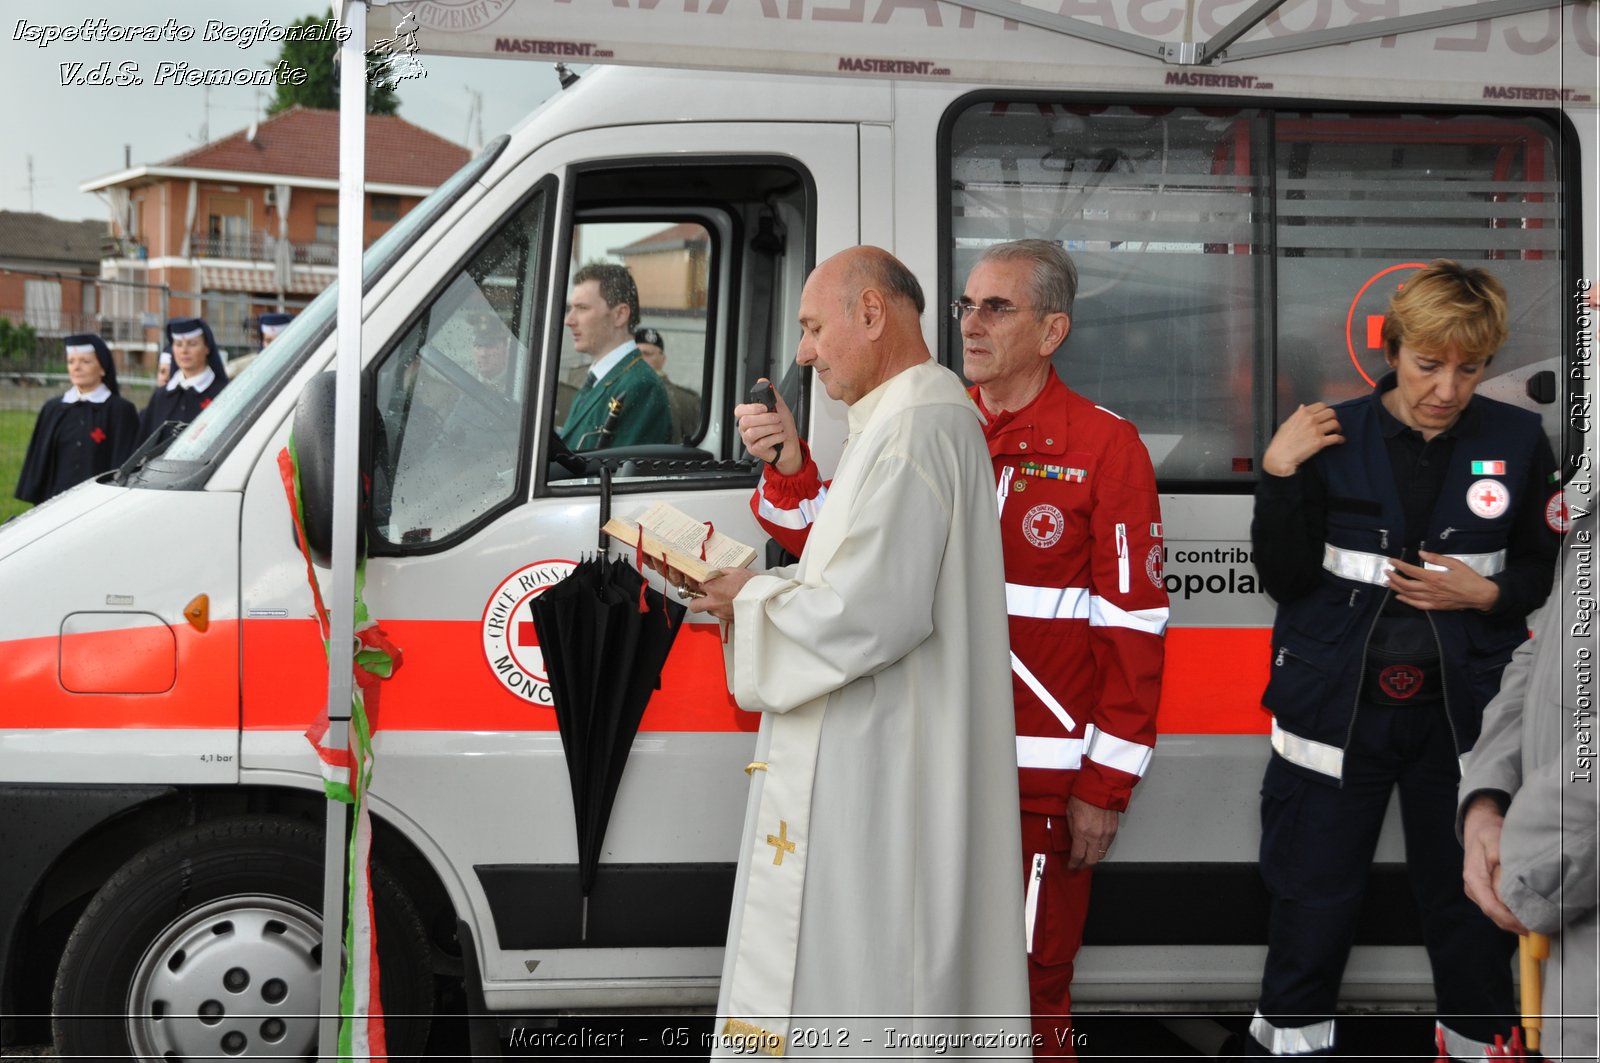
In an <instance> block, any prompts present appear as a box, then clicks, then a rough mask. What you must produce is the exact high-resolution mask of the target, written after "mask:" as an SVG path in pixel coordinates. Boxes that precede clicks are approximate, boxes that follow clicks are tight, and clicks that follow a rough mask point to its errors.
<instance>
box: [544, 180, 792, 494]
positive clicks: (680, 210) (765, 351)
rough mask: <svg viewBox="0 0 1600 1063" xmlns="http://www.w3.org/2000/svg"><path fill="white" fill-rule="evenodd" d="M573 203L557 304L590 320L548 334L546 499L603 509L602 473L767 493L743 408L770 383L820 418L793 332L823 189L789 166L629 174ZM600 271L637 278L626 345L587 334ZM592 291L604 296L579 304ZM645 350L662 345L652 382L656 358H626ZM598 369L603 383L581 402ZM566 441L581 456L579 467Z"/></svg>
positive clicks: (560, 259) (579, 190)
mask: <svg viewBox="0 0 1600 1063" xmlns="http://www.w3.org/2000/svg"><path fill="white" fill-rule="evenodd" d="M570 187H571V189H572V208H573V209H572V215H571V223H570V227H569V228H567V229H565V230H563V231H561V232H558V233H556V234H555V241H554V242H555V246H556V248H557V254H556V259H555V268H556V269H557V270H564V271H565V284H562V285H558V287H560V288H561V295H560V296H558V298H561V299H564V300H565V301H566V303H567V304H568V307H567V309H568V310H571V311H574V312H575V313H576V314H577V315H578V316H573V314H572V313H569V314H568V315H567V317H565V318H562V317H561V316H560V315H561V308H560V307H559V305H558V306H557V308H556V309H555V311H554V312H553V314H552V320H551V321H550V322H549V326H548V330H547V342H548V344H549V349H550V350H551V352H552V354H553V357H552V358H551V359H550V364H548V365H547V366H546V368H545V372H544V375H543V386H544V389H545V398H544V401H545V402H546V403H547V404H548V406H547V409H548V414H547V420H548V423H549V424H550V426H551V428H552V432H551V433H550V434H549V436H548V438H543V439H541V440H540V442H541V443H544V444H545V445H546V447H547V448H549V453H550V454H551V457H552V460H551V461H548V462H545V463H543V464H542V466H539V467H541V468H543V470H544V471H545V481H544V483H543V484H541V485H539V490H540V491H541V492H542V493H549V494H557V495H580V494H593V493H595V492H596V491H597V490H598V488H599V479H600V471H601V468H602V466H603V467H605V468H607V469H609V470H610V471H611V473H612V474H613V476H614V477H615V479H616V480H617V482H618V484H619V485H623V486H622V488H621V489H623V490H628V489H632V488H636V487H642V486H643V485H644V484H645V483H648V482H656V483H664V484H671V485H672V486H674V487H680V486H681V487H684V488H688V489H696V488H700V487H706V488H712V487H723V488H727V487H731V486H734V485H740V486H745V485H748V484H750V483H753V482H754V479H755V477H756V475H757V468H756V466H757V464H758V463H757V462H756V461H755V459H754V458H752V457H751V456H750V455H749V454H748V453H747V452H746V451H745V449H744V444H743V442H742V441H741V440H740V438H739V433H738V428H737V426H736V425H735V424H734V423H733V418H732V413H733V407H734V406H735V405H736V404H738V403H740V402H743V401H744V398H745V396H746V395H747V394H748V393H749V390H750V387H751V385H752V384H754V383H755V381H756V380H757V379H758V378H760V377H768V378H770V379H773V380H775V381H778V382H779V386H780V388H781V389H782V390H783V394H784V398H785V400H786V401H787V402H788V403H789V404H790V406H791V408H792V409H794V410H795V412H796V415H797V416H799V417H800V418H802V420H803V419H804V417H805V412H806V394H805V387H804V383H803V377H804V374H803V373H801V372H799V371H796V366H795V362H794V352H795V350H796V349H797V347H798V343H799V337H798V334H797V329H796V326H795V325H794V319H795V310H796V307H797V306H798V305H799V297H800V289H801V286H802V285H803V283H804V280H805V269H806V265H807V257H808V255H809V253H810V250H811V247H810V242H811V237H810V230H811V226H812V220H811V219H812V217H813V216H814V212H815V197H816V189H815V186H814V184H813V183H812V181H811V179H810V177H809V175H808V174H807V173H806V172H805V171H804V170H803V169H801V168H800V166H799V164H798V163H797V162H796V161H795V160H794V159H792V158H787V157H784V158H770V159H769V158H763V157H759V156H741V157H738V158H731V159H722V158H716V157H697V158H687V159H686V158H670V157H669V158H662V159H654V158H630V159H627V160H623V161H619V162H617V163H612V164H601V163H597V164H594V165H592V166H589V167H582V168H578V169H577V170H576V172H575V173H574V174H573V175H572V177H571V180H570ZM594 269H599V270H601V271H602V272H603V273H604V274H605V275H606V276H610V277H611V278H612V280H611V281H608V282H605V283H620V282H619V281H618V280H617V278H616V273H617V272H618V271H625V272H626V277H627V284H631V285H632V286H633V287H634V289H635V290H636V291H637V297H638V301H639V306H638V311H639V313H638V315H637V320H636V321H633V322H631V323H630V324H629V326H628V334H627V335H626V336H619V335H617V334H616V333H615V326H614V324H612V323H609V322H608V323H606V324H605V327H604V328H603V329H602V330H596V329H593V328H591V327H586V326H585V325H584V324H583V322H582V321H581V320H580V318H581V316H582V315H583V314H584V313H586V312H587V311H586V310H585V307H587V305H588V301H589V300H591V299H592V297H593V294H594V292H593V290H594V289H596V288H597V287H599V286H600V285H601V284H602V280H601V279H600V277H599V276H596V275H595V274H594V273H592V272H589V271H591V270H594ZM580 276H584V277H586V280H584V281H583V282H582V285H583V286H584V287H585V288H587V289H589V291H587V292H586V293H585V295H584V296H583V297H582V298H576V299H575V297H576V296H577V289H578V287H579V286H580V285H579V283H578V281H577V278H578V277H580ZM609 305H612V306H615V305H617V302H616V301H615V300H613V301H611V302H610V304H609ZM597 332H603V337H600V336H597ZM637 336H643V337H644V338H643V339H642V340H641V342H643V343H649V341H650V339H651V338H653V339H655V340H656V341H658V344H659V346H660V347H661V353H662V354H663V355H664V356H665V357H664V363H663V364H662V365H661V366H660V367H659V368H654V367H652V368H649V369H647V368H646V365H647V364H648V363H647V361H646V359H645V357H644V352H643V350H642V348H641V353H640V355H639V356H638V357H635V356H634V355H633V354H632V353H629V354H627V355H625V356H623V357H622V358H621V359H620V361H619V360H616V359H615V358H613V357H611V356H612V355H615V354H616V353H617V351H618V350H619V348H620V345H621V344H623V343H631V342H634V340H635V339H636V338H637ZM649 353H650V355H651V356H652V359H651V360H653V355H654V352H653V351H652V352H649ZM597 363H602V369H603V373H602V375H601V377H600V378H599V380H598V381H597V384H596V385H593V386H591V389H590V390H582V389H584V388H585V382H586V379H587V377H588V374H589V371H590V368H591V366H593V365H595V364H597ZM647 374H648V375H647ZM641 377H642V378H643V380H641ZM786 383H787V386H785V384H786ZM608 388H615V389H619V390H624V392H625V394H624V401H622V402H621V403H620V404H618V405H613V404H611V403H610V402H609V396H610V395H614V394H615V392H608V391H607V389H608ZM552 441H554V442H556V443H559V444H560V445H561V446H564V447H565V448H569V449H570V450H572V451H576V452H577V455H576V456H575V457H565V456H564V455H563V454H562V453H561V449H560V446H553V445H552ZM624 481H627V483H626V484H625V485H624Z"/></svg>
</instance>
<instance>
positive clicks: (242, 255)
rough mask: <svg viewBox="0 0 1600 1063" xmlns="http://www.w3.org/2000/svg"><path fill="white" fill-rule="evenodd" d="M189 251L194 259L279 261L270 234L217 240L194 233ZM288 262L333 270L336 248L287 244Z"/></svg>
mask: <svg viewBox="0 0 1600 1063" xmlns="http://www.w3.org/2000/svg"><path fill="white" fill-rule="evenodd" d="M189 247H190V250H191V252H192V253H193V256H194V257H195V258H230V259H234V260H236V261H243V262H263V263H268V264H270V263H273V262H276V261H277V258H278V238H277V237H276V236H275V235H273V234H272V233H261V232H255V233H249V234H245V235H236V236H220V235H214V234H211V233H194V234H193V235H192V236H191V237H190V241H189ZM289 261H290V262H291V263H293V264H294V265H297V266H336V265H338V263H339V245H338V244H337V243H336V242H333V241H326V242H324V241H316V242H314V243H309V244H300V243H294V242H293V241H290V242H289Z"/></svg>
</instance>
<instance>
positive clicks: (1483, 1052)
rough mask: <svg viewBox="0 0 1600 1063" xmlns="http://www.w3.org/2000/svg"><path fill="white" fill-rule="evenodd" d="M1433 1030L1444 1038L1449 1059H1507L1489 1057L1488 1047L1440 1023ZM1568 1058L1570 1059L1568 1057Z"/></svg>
mask: <svg viewBox="0 0 1600 1063" xmlns="http://www.w3.org/2000/svg"><path fill="white" fill-rule="evenodd" d="M1433 1028H1434V1030H1435V1031H1436V1032H1437V1033H1438V1034H1441V1035H1443V1037H1444V1050H1445V1052H1447V1053H1449V1055H1450V1058H1451V1059H1494V1058H1500V1059H1504V1058H1507V1057H1505V1056H1499V1057H1495V1056H1491V1055H1489V1046H1488V1045H1487V1044H1486V1043H1484V1042H1483V1041H1474V1040H1473V1039H1472V1038H1470V1037H1468V1036H1466V1035H1465V1034H1459V1033H1456V1032H1455V1031H1454V1030H1452V1029H1451V1028H1450V1027H1448V1026H1446V1025H1445V1024H1444V1023H1442V1022H1435V1023H1434V1024H1433ZM1569 1058H1570V1057H1569Z"/></svg>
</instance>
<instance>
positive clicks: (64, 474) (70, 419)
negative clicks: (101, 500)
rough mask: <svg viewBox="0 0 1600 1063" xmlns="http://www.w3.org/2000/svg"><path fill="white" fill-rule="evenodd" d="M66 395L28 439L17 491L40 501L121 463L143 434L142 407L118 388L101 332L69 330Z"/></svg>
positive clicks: (55, 401)
mask: <svg viewBox="0 0 1600 1063" xmlns="http://www.w3.org/2000/svg"><path fill="white" fill-rule="evenodd" d="M66 347H67V377H68V379H69V380H71V382H72V386H71V387H70V388H68V389H67V393H66V394H65V395H60V396H57V397H56V398H53V399H51V400H50V401H48V402H46V403H45V404H44V409H42V410H40V411H39V420H38V421H37V422H35V423H34V426H33V438H32V439H30V440H28V454H27V457H26V458H24V459H23V463H22V476H21V477H20V478H19V479H18V480H17V492H16V493H17V497H18V498H20V499H22V500H23V501H24V502H33V503H35V504H37V503H40V502H43V501H44V500H45V499H47V498H50V497H52V496H54V495H58V494H60V493H61V492H62V491H65V490H66V489H67V488H69V487H73V486H75V485H77V484H80V483H82V482H83V481H84V480H87V479H90V478H91V477H94V476H99V475H100V474H101V473H103V472H109V471H110V470H112V469H114V468H116V467H117V466H119V465H121V464H122V463H123V462H124V461H127V460H128V456H129V455H130V454H132V453H133V449H134V446H135V444H136V443H137V442H138V435H139V411H138V410H136V409H135V408H134V405H133V403H131V402H129V401H128V400H127V399H125V398H123V397H122V395H121V394H120V393H119V391H118V389H117V365H116V363H115V362H114V361H112V360H111V349H110V348H109V347H107V346H106V344H105V341H104V340H102V339H101V338H100V337H99V336H95V335H89V334H80V335H76V336H68V337H67V341H66Z"/></svg>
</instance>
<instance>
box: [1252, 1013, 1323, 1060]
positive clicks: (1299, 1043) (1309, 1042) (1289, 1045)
mask: <svg viewBox="0 0 1600 1063" xmlns="http://www.w3.org/2000/svg"><path fill="white" fill-rule="evenodd" d="M1250 1036H1251V1037H1253V1038H1255V1040H1256V1044H1258V1045H1260V1046H1261V1047H1262V1048H1265V1049H1266V1050H1267V1051H1268V1052H1271V1053H1272V1054H1273V1055H1275V1056H1295V1055H1304V1054H1305V1053H1307V1052H1320V1051H1322V1050H1324V1049H1328V1048H1332V1047H1333V1020H1332V1019H1324V1020H1323V1021H1322V1022H1314V1023H1312V1024H1311V1025H1310V1026H1274V1025H1272V1023H1270V1022H1268V1021H1267V1020H1266V1019H1265V1018H1264V1017H1262V1014H1261V1012H1259V1011H1258V1012H1256V1016H1255V1018H1253V1019H1251V1020H1250Z"/></svg>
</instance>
